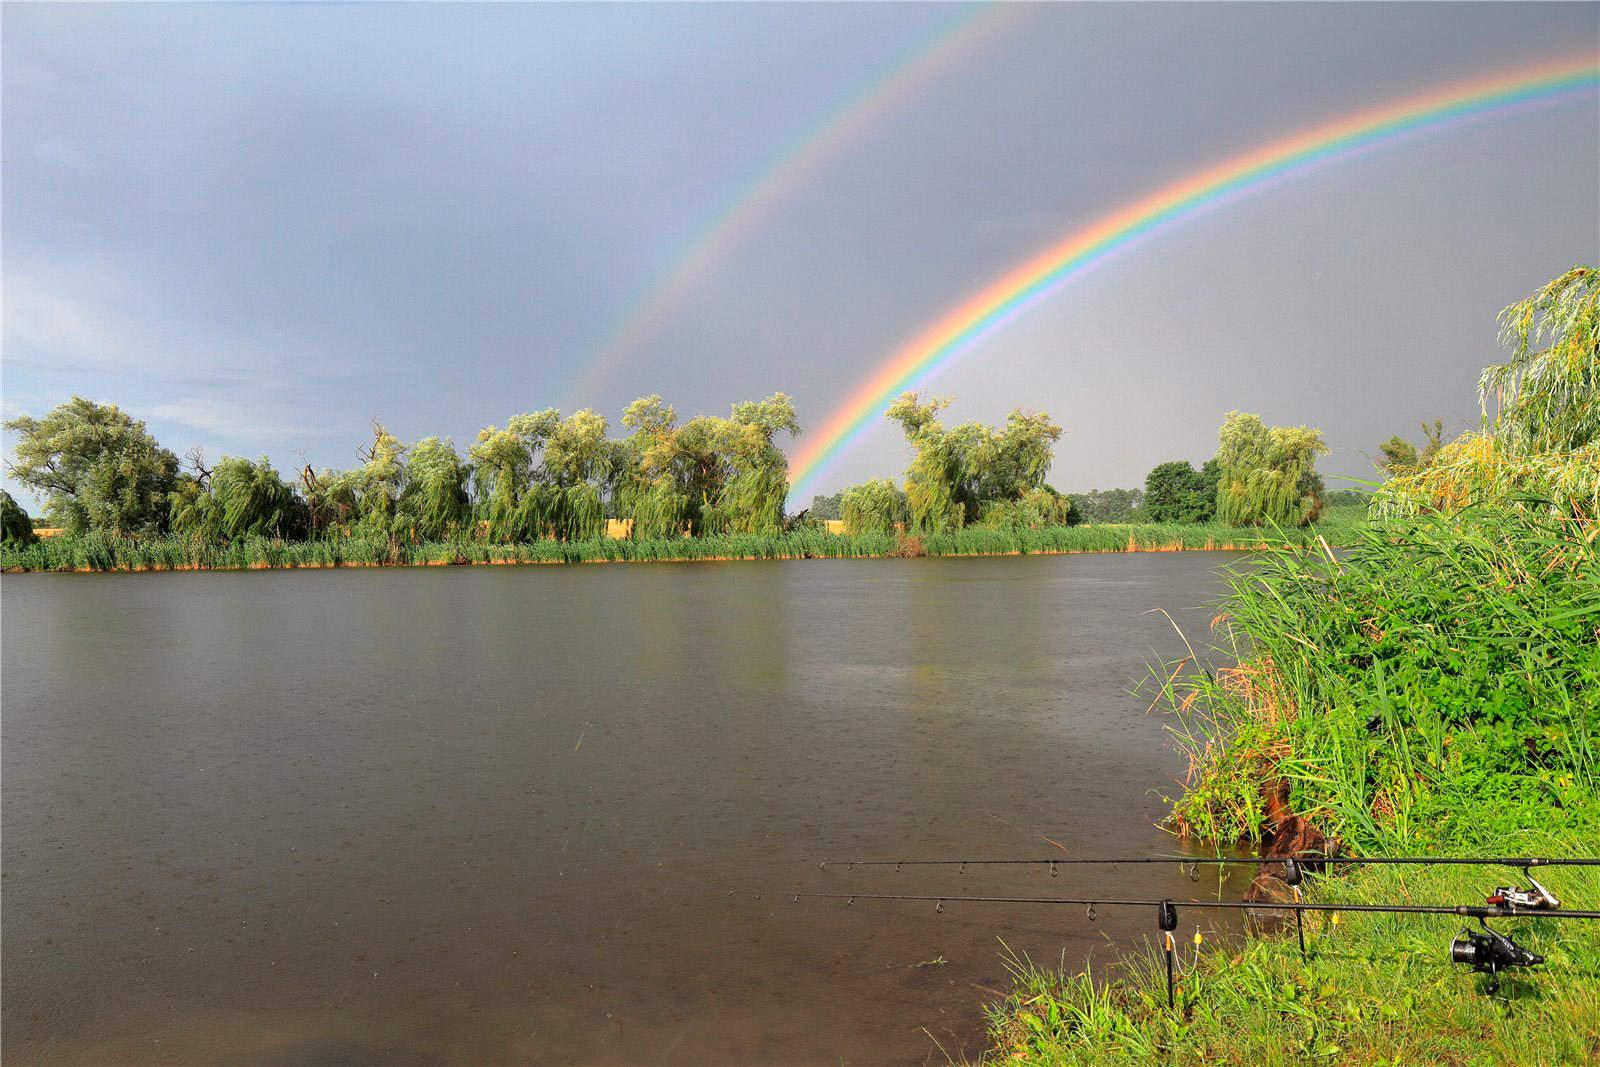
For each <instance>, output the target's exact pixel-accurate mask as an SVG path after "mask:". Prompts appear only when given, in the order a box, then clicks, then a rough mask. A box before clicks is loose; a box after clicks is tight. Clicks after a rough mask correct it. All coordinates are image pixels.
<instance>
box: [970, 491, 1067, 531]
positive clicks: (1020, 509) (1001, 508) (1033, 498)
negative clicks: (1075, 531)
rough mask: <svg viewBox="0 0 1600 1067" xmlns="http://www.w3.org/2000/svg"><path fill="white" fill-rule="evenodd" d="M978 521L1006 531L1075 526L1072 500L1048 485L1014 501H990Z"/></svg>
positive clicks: (984, 506) (1028, 492)
mask: <svg viewBox="0 0 1600 1067" xmlns="http://www.w3.org/2000/svg"><path fill="white" fill-rule="evenodd" d="M978 522H979V524H980V525H983V526H992V527H995V528H997V529H1003V530H1015V529H1029V530H1040V529H1043V528H1044V527H1046V526H1072V525H1075V524H1074V522H1073V515H1072V501H1071V500H1070V499H1068V497H1067V496H1066V495H1065V494H1064V493H1059V492H1057V491H1056V490H1054V489H1052V488H1051V487H1050V486H1048V485H1045V486H1040V487H1039V488H1037V489H1029V490H1027V491H1026V492H1024V493H1023V494H1022V495H1021V496H1019V497H1017V498H1015V499H1012V500H989V501H986V502H985V503H984V505H983V512H982V514H981V515H980V516H979V518H978Z"/></svg>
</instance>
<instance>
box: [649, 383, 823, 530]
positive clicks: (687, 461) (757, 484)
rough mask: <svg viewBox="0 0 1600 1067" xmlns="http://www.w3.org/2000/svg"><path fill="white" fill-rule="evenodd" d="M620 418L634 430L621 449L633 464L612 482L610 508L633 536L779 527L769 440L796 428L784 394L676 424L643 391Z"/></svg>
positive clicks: (778, 475)
mask: <svg viewBox="0 0 1600 1067" xmlns="http://www.w3.org/2000/svg"><path fill="white" fill-rule="evenodd" d="M622 421H623V424H624V425H626V426H628V427H630V428H631V429H633V431H634V433H633V436H632V437H630V438H629V439H628V442H627V446H626V448H627V454H628V455H630V456H632V457H634V461H633V467H632V469H631V470H630V471H629V472H628V473H627V474H626V476H624V477H623V478H622V479H621V480H620V482H619V493H618V501H619V508H618V511H619V513H620V514H626V515H627V516H628V517H630V518H632V519H633V520H634V534H635V536H663V535H665V534H666V532H667V530H668V529H669V528H675V529H678V530H685V531H687V532H688V533H690V534H692V535H694V536H701V535H703V534H717V533H734V534H762V533H775V532H777V531H779V530H782V529H783V525H784V517H783V502H784V499H785V498H786V497H787V496H788V493H789V461H788V458H787V457H786V456H785V455H784V454H783V452H782V450H781V449H779V448H778V446H777V443H776V437H777V435H778V434H780V433H783V432H788V433H791V434H793V433H798V432H799V430H800V424H799V421H798V419H797V418H796V416H795V410H794V402H793V401H792V400H790V399H789V397H788V396H786V395H784V394H783V393H774V394H773V395H772V396H770V397H768V398H767V399H765V400H761V401H752V402H747V403H742V404H735V405H734V406H733V412H732V415H731V416H730V417H729V418H726V419H722V418H716V417H713V416H707V415H701V416H698V417H696V418H693V419H690V420H689V421H688V422H686V423H684V424H682V425H681V426H680V425H678V421H677V412H675V411H674V410H673V409H672V408H671V407H670V406H668V405H667V404H665V403H663V402H662V400H661V398H660V397H659V396H648V397H644V398H642V399H639V400H636V401H634V402H633V403H632V404H630V405H629V406H628V408H627V410H626V411H625V412H624V413H623V416H622ZM668 522H671V523H675V524H677V525H676V526H674V527H668V526H666V525H664V524H665V523H668ZM645 531H649V532H648V533H646V532H645Z"/></svg>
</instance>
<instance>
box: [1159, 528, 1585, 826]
mask: <svg viewBox="0 0 1600 1067" xmlns="http://www.w3.org/2000/svg"><path fill="white" fill-rule="evenodd" d="M1594 533H1595V530H1594V528H1593V526H1592V525H1582V524H1578V525H1574V524H1572V523H1569V522H1560V521H1557V520H1552V519H1549V518H1546V517H1544V516H1541V515H1539V514H1536V513H1532V512H1523V511H1518V510H1514V509H1513V510H1501V511H1492V510H1484V511H1474V512H1469V513H1466V514H1463V515H1459V516H1456V517H1454V518H1450V519H1446V518H1443V517H1439V516H1418V517H1412V518H1404V519H1393V520H1389V521H1387V522H1384V523H1380V524H1377V525H1374V526H1369V527H1366V528H1363V529H1361V530H1359V531H1357V532H1356V535H1355V538H1354V541H1355V543H1354V546H1353V547H1352V548H1351V549H1350V550H1349V551H1348V552H1347V553H1346V554H1344V555H1343V556H1341V557H1340V558H1338V559H1337V560H1335V559H1332V558H1330V557H1326V556H1321V555H1316V554H1313V555H1310V556H1307V555H1304V554H1299V553H1287V552H1280V553H1273V554H1271V555H1269V556H1268V557H1267V558H1266V559H1265V560H1263V561H1262V562H1260V563H1258V564H1256V565H1253V566H1250V567H1248V568H1246V569H1244V570H1242V571H1240V572H1239V573H1237V574H1236V575H1235V577H1234V579H1233V582H1232V593H1231V595H1230V596H1229V598H1228V600H1227V602H1226V604H1225V605H1224V612H1225V614H1226V617H1227V619H1228V627H1229V628H1228V635H1229V637H1230V643H1229V647H1230V648H1231V649H1232V650H1234V651H1235V653H1236V655H1237V656H1238V657H1239V658H1240V659H1241V660H1242V665H1241V666H1240V667H1239V668H1236V669H1235V668H1228V669H1223V670H1219V671H1216V672H1213V673H1212V674H1211V675H1209V676H1198V677H1195V678H1192V679H1190V680H1188V681H1186V682H1181V683H1175V687H1176V688H1175V690H1174V692H1173V694H1172V695H1174V697H1175V704H1176V705H1177V706H1180V707H1182V708H1183V709H1184V719H1183V720H1182V721H1183V724H1184V726H1183V730H1182V733H1181V735H1180V736H1181V737H1182V738H1183V739H1184V740H1185V742H1186V744H1187V745H1188V747H1189V748H1190V751H1191V753H1192V754H1193V755H1194V758H1195V767H1196V777H1194V778H1193V779H1192V780H1191V786H1192V788H1191V789H1190V790H1189V791H1188V792H1187V793H1186V794H1185V796H1184V797H1183V798H1180V800H1179V801H1178V806H1177V808H1176V811H1177V814H1178V816H1179V818H1180V820H1182V821H1183V823H1184V824H1186V825H1188V826H1190V827H1192V828H1193V829H1194V831H1195V832H1196V833H1200V834H1201V835H1202V836H1206V837H1217V838H1222V839H1232V838H1234V837H1240V836H1245V837H1248V836H1251V835H1253V833H1254V831H1255V824H1253V818H1254V817H1253V815H1252V811H1251V809H1252V806H1254V805H1258V804H1259V792H1260V782H1261V780H1262V778H1263V776H1264V774H1266V773H1271V774H1277V775H1281V776H1283V777H1284V778H1286V779H1287V780H1288V781H1289V782H1290V784H1291V786H1292V787H1293V797H1292V799H1293V803H1294V806H1295V810H1297V811H1300V812H1303V813H1321V815H1322V818H1323V819H1324V821H1325V822H1329V823H1331V826H1332V828H1333V829H1335V830H1337V831H1338V832H1339V833H1341V834H1343V835H1345V836H1346V837H1347V838H1349V839H1350V840H1352V841H1353V842H1354V843H1355V844H1356V845H1357V846H1358V847H1370V844H1371V842H1373V841H1374V840H1376V839H1377V838H1378V837H1379V836H1381V835H1389V834H1394V833H1400V834H1405V833H1422V834H1426V835H1427V836H1428V837H1429V839H1430V840H1433V841H1435V842H1449V843H1452V844H1457V845H1462V846H1467V845H1471V844H1475V843H1477V838H1476V837H1475V836H1474V835H1480V834H1492V833H1494V832H1495V831H1496V828H1497V827H1498V828H1508V827H1512V826H1526V825H1533V824H1535V823H1537V824H1540V825H1550V826H1554V825H1559V824H1560V823H1561V821H1562V819H1563V818H1564V815H1563V812H1564V811H1566V810H1567V809H1568V808H1569V807H1570V806H1571V804H1572V799H1573V795H1574V794H1573V793H1572V789H1573V788H1577V789H1579V790H1582V789H1592V788H1594V787H1595V786H1597V785H1600V763H1597V762H1596V760H1597V756H1600V748H1597V747H1596V741H1597V738H1600V639H1597V632H1596V631H1597V627H1600V545H1597V543H1596V540H1595V538H1594ZM1264 760H1265V761H1269V762H1270V764H1271V767H1270V770H1269V771H1264V770H1263V768H1264V767H1265V764H1264V763H1263V761H1264ZM1485 804H1488V805H1490V809H1491V811H1490V813H1489V814H1488V815H1486V814H1485V813H1481V812H1477V811H1476V810H1475V809H1476V808H1477V807H1478V806H1481V805H1485ZM1463 811H1472V812H1473V814H1472V816H1471V817H1470V818H1463V817H1462V815H1461V813H1462V812H1463Z"/></svg>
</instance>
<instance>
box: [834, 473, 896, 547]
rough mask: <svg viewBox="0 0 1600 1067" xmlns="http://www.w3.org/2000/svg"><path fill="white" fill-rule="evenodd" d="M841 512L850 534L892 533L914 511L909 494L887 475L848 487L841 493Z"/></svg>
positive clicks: (846, 529)
mask: <svg viewBox="0 0 1600 1067" xmlns="http://www.w3.org/2000/svg"><path fill="white" fill-rule="evenodd" d="M839 514H840V517H841V518H843V519H844V528H845V531H846V532H847V533H850V534H868V533H876V534H892V533H894V532H895V530H896V529H897V528H900V527H903V526H904V525H905V524H906V522H907V520H908V518H909V515H910V513H909V510H908V507H907V504H906V494H905V493H903V492H901V490H900V488H899V487H898V486H896V485H895V484H894V483H893V482H891V481H890V480H889V479H887V478H877V479H874V480H873V481H870V482H863V483H861V484H860V485H852V486H851V487H850V488H848V489H846V490H845V491H844V492H843V493H841V494H840V501H839Z"/></svg>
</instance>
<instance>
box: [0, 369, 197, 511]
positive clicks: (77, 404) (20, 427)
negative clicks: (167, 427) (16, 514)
mask: <svg viewBox="0 0 1600 1067" xmlns="http://www.w3.org/2000/svg"><path fill="white" fill-rule="evenodd" d="M5 428H6V429H7V430H9V431H11V432H12V433H15V434H17V435H18V436H19V438H20V440H19V441H18V442H17V447H16V462H14V463H9V464H8V466H9V467H10V470H11V473H12V474H13V475H14V476H15V477H16V479H17V481H19V482H21V483H22V484H23V485H25V486H27V487H28V488H30V489H33V490H36V491H37V492H40V493H42V494H44V496H45V499H46V509H45V515H46V516H47V518H48V519H49V520H50V522H51V523H52V525H56V526H62V527H65V528H66V529H67V530H69V531H70V532H72V533H82V532H84V531H85V530H104V531H107V532H110V533H119V534H126V533H158V532H160V531H161V530H163V529H164V528H165V527H166V521H167V495H168V494H169V493H171V492H172V490H173V489H174V487H175V486H176V485H177V481H178V457H177V456H175V455H173V454H172V453H171V452H169V451H167V450H166V449H165V448H162V447H161V446H160V445H159V444H157V443H156V440H155V438H154V437H151V436H150V434H149V433H148V432H147V431H146V430H145V426H144V423H143V422H139V421H136V420H134V419H132V418H129V417H128V416H127V415H125V414H123V412H122V411H121V409H119V408H118V407H117V406H116V405H115V404H96V403H94V402H93V401H89V400H85V399H83V398H82V397H77V396H75V397H73V398H72V399H71V400H70V401H69V402H67V403H65V404H62V405H60V406H58V407H56V408H54V409H52V410H51V411H50V413H49V414H47V415H46V416H45V417H44V418H43V419H33V418H29V417H28V416H26V415H24V416H22V417H20V418H16V419H11V420H9V421H8V422H6V423H5Z"/></svg>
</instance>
